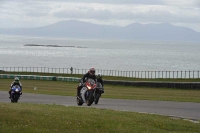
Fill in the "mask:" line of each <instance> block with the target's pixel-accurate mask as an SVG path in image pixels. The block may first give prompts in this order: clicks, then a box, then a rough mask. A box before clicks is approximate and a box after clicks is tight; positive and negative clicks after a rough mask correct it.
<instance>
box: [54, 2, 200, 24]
mask: <svg viewBox="0 0 200 133" xmlns="http://www.w3.org/2000/svg"><path fill="white" fill-rule="evenodd" d="M126 7H127V6H121V7H113V8H112V9H110V8H109V7H106V6H104V9H101V8H98V9H95V7H92V6H91V7H90V6H84V7H83V6H82V8H77V7H76V8H73V7H72V8H70V10H68V9H67V8H66V9H63V10H59V11H57V12H54V13H53V15H54V16H55V17H60V18H63V19H67V18H78V19H79V18H80V19H97V20H102V19H103V20H110V19H116V20H123V19H124V20H133V21H138V22H141V21H142V22H186V23H189V22H196V23H197V22H200V14H195V13H194V12H195V11H193V10H192V9H190V8H188V9H186V8H184V9H182V8H179V9H177V8H176V9H174V8H169V7H168V6H163V7H160V8H158V6H156V7H154V6H151V7H149V6H146V7H143V8H142V9H140V7H137V6H133V7H132V6H129V7H127V9H126ZM119 9H123V10H121V11H119ZM144 9H145V11H144Z"/></svg>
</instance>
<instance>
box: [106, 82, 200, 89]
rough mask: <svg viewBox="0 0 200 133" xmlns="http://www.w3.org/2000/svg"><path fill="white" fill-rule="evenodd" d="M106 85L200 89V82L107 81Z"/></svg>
mask: <svg viewBox="0 0 200 133" xmlns="http://www.w3.org/2000/svg"><path fill="white" fill-rule="evenodd" d="M104 83H105V84H110V85H123V86H136V87H155V88H156V87H157V88H180V89H200V82H154V81H116V80H114V81H111V80H105V81H104Z"/></svg>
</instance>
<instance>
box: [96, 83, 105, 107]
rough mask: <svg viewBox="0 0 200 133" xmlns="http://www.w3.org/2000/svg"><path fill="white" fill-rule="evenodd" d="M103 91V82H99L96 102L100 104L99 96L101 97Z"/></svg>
mask: <svg viewBox="0 0 200 133" xmlns="http://www.w3.org/2000/svg"><path fill="white" fill-rule="evenodd" d="M102 92H103V87H102V84H101V83H99V82H97V87H96V89H95V92H94V103H95V104H98V102H99V98H100V97H101V94H102Z"/></svg>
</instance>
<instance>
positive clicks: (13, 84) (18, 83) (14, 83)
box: [8, 77, 22, 98]
mask: <svg viewBox="0 0 200 133" xmlns="http://www.w3.org/2000/svg"><path fill="white" fill-rule="evenodd" d="M15 85H19V86H20V88H21V95H22V84H21V82H20V81H19V78H18V77H15V78H14V81H13V82H12V83H11V85H10V90H9V91H8V92H9V94H10V97H9V98H11V91H12V87H13V86H15Z"/></svg>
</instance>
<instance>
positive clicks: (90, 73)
mask: <svg viewBox="0 0 200 133" xmlns="http://www.w3.org/2000/svg"><path fill="white" fill-rule="evenodd" d="M88 78H90V79H93V80H94V81H95V82H96V81H97V80H96V76H95V69H94V67H91V68H90V69H89V71H88V72H87V73H86V74H84V75H83V77H82V79H81V83H80V84H79V85H78V86H77V95H76V96H77V97H79V95H80V91H81V88H82V87H83V86H84V83H85V82H86V80H87V79H88Z"/></svg>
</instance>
